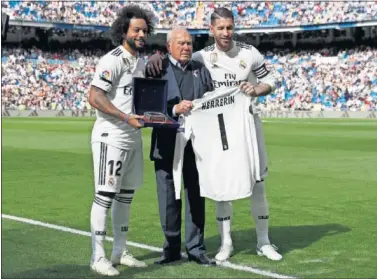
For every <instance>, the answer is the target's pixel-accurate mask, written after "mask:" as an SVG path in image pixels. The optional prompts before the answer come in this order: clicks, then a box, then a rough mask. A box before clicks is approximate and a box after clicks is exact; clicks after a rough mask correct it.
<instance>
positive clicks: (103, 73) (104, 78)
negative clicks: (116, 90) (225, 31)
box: [99, 70, 113, 84]
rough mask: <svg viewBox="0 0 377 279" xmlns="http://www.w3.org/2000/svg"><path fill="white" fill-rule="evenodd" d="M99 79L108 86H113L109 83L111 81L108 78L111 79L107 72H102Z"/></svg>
mask: <svg viewBox="0 0 377 279" xmlns="http://www.w3.org/2000/svg"><path fill="white" fill-rule="evenodd" d="M99 78H100V79H101V80H102V81H104V82H107V83H109V84H113V83H112V82H111V80H110V78H111V74H110V72H109V71H106V70H105V71H103V72H102V73H100V75H99Z"/></svg>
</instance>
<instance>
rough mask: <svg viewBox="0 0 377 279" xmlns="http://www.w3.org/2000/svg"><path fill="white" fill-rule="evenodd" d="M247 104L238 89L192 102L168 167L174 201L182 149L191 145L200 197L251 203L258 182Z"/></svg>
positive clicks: (255, 145)
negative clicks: (171, 165) (172, 161)
mask: <svg viewBox="0 0 377 279" xmlns="http://www.w3.org/2000/svg"><path fill="white" fill-rule="evenodd" d="M250 101H251V98H250V97H248V96H246V95H245V94H243V93H242V92H241V91H240V90H239V89H238V88H231V89H217V90H215V91H213V92H208V93H206V94H205V95H204V96H203V98H201V99H196V100H194V101H193V104H194V108H193V110H192V111H191V112H190V113H189V114H188V115H186V116H182V119H181V120H182V122H183V125H184V132H181V133H177V137H176V145H175V152H174V163H173V179H174V187H175V193H176V199H180V195H181V183H182V181H181V177H182V167H183V160H184V148H185V146H186V143H187V141H189V140H191V141H192V146H193V149H194V153H195V158H196V165H197V169H198V172H199V185H200V195H201V196H202V197H206V198H209V199H212V200H215V201H231V200H237V199H242V198H246V197H250V196H251V194H252V190H253V187H254V184H255V182H256V180H260V177H259V173H260V172H259V155H258V146H257V141H256V134H255V126H254V121H253V116H252V115H251V114H250V112H249V107H250Z"/></svg>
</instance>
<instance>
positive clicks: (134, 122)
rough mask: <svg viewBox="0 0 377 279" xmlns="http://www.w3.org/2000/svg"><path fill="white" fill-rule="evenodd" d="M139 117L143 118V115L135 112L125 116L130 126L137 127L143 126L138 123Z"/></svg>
mask: <svg viewBox="0 0 377 279" xmlns="http://www.w3.org/2000/svg"><path fill="white" fill-rule="evenodd" d="M139 119H143V116H140V115H137V114H128V115H127V116H126V120H125V121H126V123H127V124H128V125H130V126H131V127H132V128H135V129H139V128H141V127H143V125H142V124H141V123H140V121H139Z"/></svg>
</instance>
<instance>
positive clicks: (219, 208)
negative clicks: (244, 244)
mask: <svg viewBox="0 0 377 279" xmlns="http://www.w3.org/2000/svg"><path fill="white" fill-rule="evenodd" d="M232 213H233V208H232V203H231V202H228V201H223V202H216V219H217V225H218V228H219V232H220V235H221V246H223V245H224V244H225V245H232V237H231V219H232Z"/></svg>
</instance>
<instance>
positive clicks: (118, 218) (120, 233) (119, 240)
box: [112, 190, 134, 256]
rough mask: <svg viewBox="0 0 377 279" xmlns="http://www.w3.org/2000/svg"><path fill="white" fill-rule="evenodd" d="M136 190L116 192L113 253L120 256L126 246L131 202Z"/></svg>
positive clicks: (113, 215)
mask: <svg viewBox="0 0 377 279" xmlns="http://www.w3.org/2000/svg"><path fill="white" fill-rule="evenodd" d="M133 195H134V191H133V190H132V191H131V190H129V191H127V193H121V194H116V196H115V197H114V202H113V207H112V224H113V234H114V243H113V253H112V254H113V255H116V256H120V255H121V254H122V253H123V251H124V250H125V248H126V237H127V231H128V224H129V219H130V208H131V202H132V198H133Z"/></svg>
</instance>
